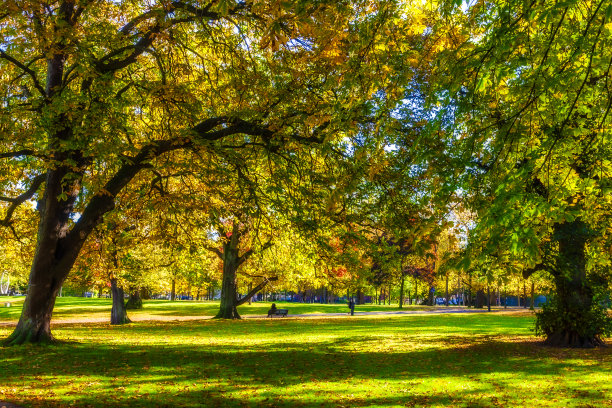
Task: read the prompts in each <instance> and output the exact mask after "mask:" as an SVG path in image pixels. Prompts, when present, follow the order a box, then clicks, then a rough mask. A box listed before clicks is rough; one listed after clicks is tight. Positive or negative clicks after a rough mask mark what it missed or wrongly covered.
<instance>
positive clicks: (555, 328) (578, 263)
mask: <svg viewBox="0 0 612 408" xmlns="http://www.w3.org/2000/svg"><path fill="white" fill-rule="evenodd" d="M589 234H590V232H589V228H588V226H587V225H586V224H585V223H584V222H583V221H582V220H580V219H577V220H575V221H572V222H567V223H563V224H556V225H555V230H554V238H555V240H556V241H557V242H558V243H559V253H558V256H557V261H556V268H555V271H554V273H553V275H554V278H555V279H554V280H555V286H556V292H557V296H556V305H555V306H556V310H555V313H556V319H554V322H555V323H554V324H552V325H550V326H549V327H548V330H547V332H546V340H545V343H546V344H548V345H551V346H558V347H595V346H601V345H603V344H604V342H603V341H602V339H601V338H600V335H601V333H597V330H596V329H594V327H597V325H598V323H597V322H595V321H594V320H593V311H592V307H593V306H594V305H593V295H594V292H593V289H592V287H591V286H590V284H589V282H588V281H587V275H586V244H587V242H588V239H589ZM603 318H604V319H605V318H607V317H606V316H604V317H603ZM608 319H609V318H608ZM585 327H589V329H586V330H585V329H583V328H585Z"/></svg>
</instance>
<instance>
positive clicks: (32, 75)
mask: <svg viewBox="0 0 612 408" xmlns="http://www.w3.org/2000/svg"><path fill="white" fill-rule="evenodd" d="M0 58H3V59H5V60H7V61H9V62H10V63H12V64H13V65H15V66H16V67H17V68H19V69H21V70H22V71H23V72H25V73H26V74H28V75H29V76H30V78H32V82H33V83H34V88H36V89H37V90H38V92H39V93H40V94H41V95H42V96H45V97H46V96H47V93H46V92H45V88H43V87H42V86H41V85H40V82H39V81H38V77H37V76H36V72H34V71H33V70H31V69H30V68H28V67H27V66H26V65H24V64H22V63H21V62H19V61H18V60H16V59H15V58H13V57H11V56H10V55H8V54H7V53H6V52H4V50H2V49H0Z"/></svg>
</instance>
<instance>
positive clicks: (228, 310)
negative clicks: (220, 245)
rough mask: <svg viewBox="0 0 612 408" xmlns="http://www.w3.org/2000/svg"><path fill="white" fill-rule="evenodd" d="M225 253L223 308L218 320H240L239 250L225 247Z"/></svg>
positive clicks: (221, 307)
mask: <svg viewBox="0 0 612 408" xmlns="http://www.w3.org/2000/svg"><path fill="white" fill-rule="evenodd" d="M224 250H225V251H224V253H223V282H222V283H221V306H220V308H219V313H217V315H216V316H215V318H216V319H240V315H239V314H238V309H237V302H238V297H237V293H236V292H237V289H236V286H237V282H236V272H237V271H238V249H237V248H231V246H230V245H224Z"/></svg>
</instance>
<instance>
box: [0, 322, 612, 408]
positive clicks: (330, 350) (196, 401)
mask: <svg viewBox="0 0 612 408" xmlns="http://www.w3.org/2000/svg"><path fill="white" fill-rule="evenodd" d="M239 326H240V325H233V326H231V328H230V329H231V330H235V331H236V334H241V335H242V336H245V335H246V336H248V333H246V334H245V333H244V332H241V331H240V327H239ZM168 327H172V326H171V325H170V326H167V325H164V326H144V327H138V326H133V327H132V328H131V329H129V330H130V331H132V335H133V334H134V333H136V335H142V336H147V335H148V336H162V338H163V336H164V335H165V336H167V337H170V336H173V335H174V336H181V337H185V339H181V342H179V343H177V344H163V342H159V343H155V344H139V345H130V344H120V343H114V344H108V343H103V342H102V343H96V344H74V343H71V344H62V345H58V346H54V347H49V348H46V349H45V350H44V352H41V349H40V348H36V346H24V347H21V348H3V349H0V356H1V357H6V358H5V359H4V360H5V361H6V362H7V363H8V367H6V369H4V370H0V384H3V386H4V387H7V388H10V387H17V388H19V387H21V386H23V384H26V383H31V384H32V385H33V386H34V387H36V384H37V381H38V382H39V384H43V383H44V381H47V383H46V386H47V387H49V389H50V390H53V389H56V390H67V389H72V388H71V387H73V385H74V386H76V390H74V391H67V392H62V391H58V392H57V394H56V395H48V396H47V398H45V399H43V400H38V399H35V398H31V397H30V396H29V394H24V395H23V397H24V398H25V400H24V402H23V403H22V404H23V405H25V406H46V407H62V406H76V407H89V406H91V407H106V406H117V407H120V406H131V407H138V406H143V407H145V406H155V407H164V406H168V407H180V406H185V407H191V406H193V407H196V406H211V407H212V406H214V407H222V406H237V407H239V406H261V407H264V406H274V407H290V406H291V407H296V406H298V407H299V406H302V407H319V406H341V405H343V404H345V405H347V406H370V405H377V406H394V405H405V406H427V405H448V404H454V405H455V406H471V407H481V406H482V407H484V406H492V405H496V404H498V402H496V401H494V399H495V398H497V397H496V396H495V394H496V393H500V394H502V395H507V394H508V393H509V394H511V393H512V390H511V389H507V390H503V391H500V390H501V389H503V385H504V383H503V381H501V380H500V381H497V380H496V381H497V383H496V382H495V381H493V382H486V381H485V382H483V381H482V380H481V379H482V378H486V376H488V375H493V374H495V375H498V376H499V375H502V377H508V376H518V377H521V378H525V379H528V378H533V377H538V378H550V379H551V381H552V380H554V379H555V378H559V377H562V376H563V374H564V373H565V372H567V370H571V371H572V375H574V376H581V375H587V374H589V373H591V372H592V371H591V370H592V367H593V365H597V363H598V362H602V361H604V362H605V361H607V369H608V370H609V369H610V367H609V366H610V357H611V356H612V353H611V352H610V351H611V350H610V349H607V350H606V349H603V350H595V351H591V352H589V353H587V352H581V353H579V354H578V355H579V357H580V358H581V359H582V360H587V361H589V360H590V361H591V363H592V364H589V365H583V366H576V365H575V363H574V362H573V361H572V360H569V361H565V360H564V358H565V357H574V356H575V355H576V352H574V351H571V350H570V351H568V350H558V349H550V348H544V347H540V346H538V345H537V344H536V343H535V342H516V341H502V340H496V339H495V338H493V337H490V336H488V337H482V336H481V337H474V338H472V339H470V338H463V339H461V341H457V340H456V339H455V340H453V339H450V338H440V339H430V341H431V342H432V343H431V344H429V345H428V344H420V345H418V347H413V346H414V345H411V344H403V345H402V343H401V342H400V343H398V344H397V345H396V346H394V347H392V348H389V345H383V346H386V347H387V349H385V350H382V351H376V350H377V349H380V348H381V344H380V343H381V341H384V340H381V338H380V337H379V336H376V335H371V336H367V335H362V334H359V335H350V334H345V336H344V337H341V338H336V339H327V340H325V341H318V342H306V341H305V342H296V341H283V340H282V339H281V338H278V339H277V340H274V339H267V340H264V341H259V342H255V343H252V344H249V343H247V344H243V345H242V346H236V345H234V344H231V341H230V340H231V339H233V337H231V333H230V337H229V338H228V344H211V345H207V344H202V343H200V344H189V342H188V341H187V339H188V338H189V336H191V337H193V336H194V333H183V332H180V333H178V334H173V333H172V330H168ZM246 327H247V328H248V325H247V326H246ZM91 328H92V327H84V328H83V330H91ZM214 328H215V327H214V326H213V327H212V329H214ZM219 328H220V329H223V330H224V332H225V333H227V330H228V326H227V325H226V326H223V327H219ZM94 329H95V326H94ZM243 329H244V327H243ZM231 330H230V332H231ZM120 334H121V330H118V332H117V335H120ZM195 335H196V336H198V335H202V332H198V331H196V332H195ZM183 340H184V341H183ZM197 340H201V338H199V337H198V339H197ZM404 340H405V339H404ZM414 340H415V341H416V340H418V337H414ZM194 341H195V340H194ZM389 341H392V339H391V340H389ZM383 348H385V347H383ZM40 379H43V380H40ZM44 379H47V380H44ZM80 379H83V380H80ZM464 379H479V380H478V383H477V384H479V385H478V387H480V388H478V389H477V390H474V389H471V390H454V391H453V393H452V395H451V394H450V393H447V392H444V390H437V391H434V390H431V391H430V392H427V393H424V392H422V391H419V392H416V393H415V392H412V393H410V392H409V391H410V390H411V388H412V387H414V386H415V384H419V383H422V382H423V381H425V382H427V381H430V382H435V381H440V380H448V381H462V380H464ZM40 381H43V383H41V382H40ZM80 381H83V383H84V384H85V385H83V384H81V383H80ZM364 381H365V383H366V384H367V382H368V381H374V382H375V383H376V384H385V383H389V382H391V383H397V382H402V381H403V382H405V384H406V385H405V387H406V390H407V391H406V394H402V392H400V391H398V390H397V389H394V390H392V391H391V392H390V393H388V394H387V395H384V396H380V395H373V396H368V393H367V391H365V392H364V391H363V390H361V391H362V392H361V393H360V394H358V395H354V394H355V392H356V390H357V391H359V387H358V384H360V383H363V382H364ZM602 381H603V380H602ZM79 384H81V385H79ZM87 384H89V385H87ZM92 384H93V385H92ZM304 384H305V385H306V386H305V387H303V388H300V387H301V386H303V385H304ZM313 384H320V386H314V385H313ZM329 384H333V386H331V388H330V386H329ZM371 384H372V383H370V385H366V387H368V386H369V387H371V386H372V385H371ZM496 384H497V385H496ZM121 387H124V388H125V387H128V388H129V387H132V388H134V387H135V389H134V390H131V391H129V393H128V394H125V393H124V391H122V390H121ZM355 387H357V388H355ZM573 392H574V393H575V395H576V398H577V400H578V401H585V402H587V401H596V400H600V401H601V400H602V399H603V398H604V397H605V395H604V394H602V393H605V390H598V389H597V387H593V386H592V384H585V386H584V387H581V388H576V389H574V390H573ZM62 393H63V394H64V395H62ZM400 394H402V395H400ZM478 395H481V396H482V395H484V396H485V397H483V398H481V399H478V398H475V396H478ZM71 401H72V402H71ZM500 404H502V405H503V402H500ZM498 405H499V404H498Z"/></svg>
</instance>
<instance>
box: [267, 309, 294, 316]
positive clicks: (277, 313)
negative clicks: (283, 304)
mask: <svg viewBox="0 0 612 408" xmlns="http://www.w3.org/2000/svg"><path fill="white" fill-rule="evenodd" d="M287 313H289V309H276V310H275V311H273V312H272V311H268V317H272V316H281V317H287Z"/></svg>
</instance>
